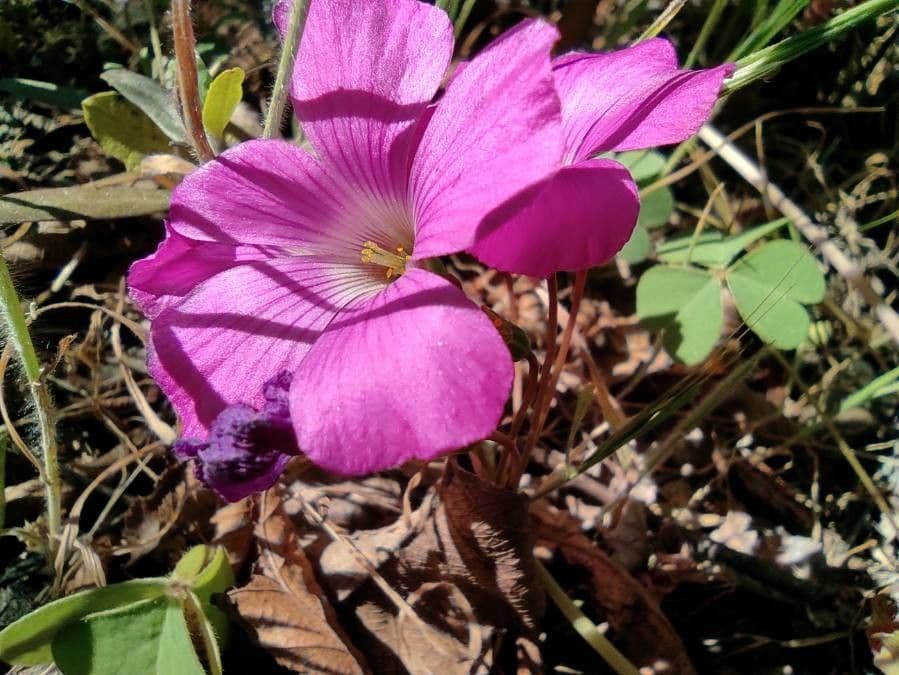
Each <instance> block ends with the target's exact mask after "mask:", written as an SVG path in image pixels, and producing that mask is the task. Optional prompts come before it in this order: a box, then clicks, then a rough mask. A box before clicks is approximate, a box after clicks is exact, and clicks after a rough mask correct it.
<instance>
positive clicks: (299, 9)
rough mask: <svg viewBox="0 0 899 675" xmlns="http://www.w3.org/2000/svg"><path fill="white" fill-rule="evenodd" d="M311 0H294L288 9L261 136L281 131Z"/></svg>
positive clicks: (275, 136) (276, 133)
mask: <svg viewBox="0 0 899 675" xmlns="http://www.w3.org/2000/svg"><path fill="white" fill-rule="evenodd" d="M311 2H312V0H295V1H294V3H293V8H292V9H291V10H290V23H289V24H288V28H287V32H286V33H285V34H284V47H283V48H282V50H281V60H280V61H278V73H277V75H275V88H274V90H273V91H272V100H271V102H270V103H269V106H268V114H267V115H266V116H265V129H264V131H263V132H262V137H263V138H277V137H278V136H279V135H280V133H281V121H282V120H283V119H284V108H285V106H286V104H287V95H288V93H289V92H290V80H291V77H292V76H293V66H294V63H295V62H296V60H297V51H298V50H299V48H300V39H301V38H302V37H303V28H305V26H306V17H307V16H308V15H309V4H310V3H311Z"/></svg>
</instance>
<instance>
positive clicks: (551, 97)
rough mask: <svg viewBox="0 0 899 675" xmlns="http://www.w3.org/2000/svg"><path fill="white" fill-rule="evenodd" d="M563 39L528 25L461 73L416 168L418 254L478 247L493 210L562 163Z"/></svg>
mask: <svg viewBox="0 0 899 675" xmlns="http://www.w3.org/2000/svg"><path fill="white" fill-rule="evenodd" d="M558 37H559V34H558V32H557V31H556V29H555V28H553V27H552V26H551V25H549V24H548V23H545V22H543V21H537V20H535V21H525V22H522V23H521V24H519V25H518V26H516V27H515V28H514V29H512V30H511V31H509V32H508V33H507V34H506V35H504V36H503V37H501V38H500V39H499V40H497V41H496V42H494V43H493V44H492V45H491V46H490V47H488V48H487V49H486V50H484V52H482V53H481V54H480V55H479V56H478V57H477V58H475V59H474V60H473V61H472V62H471V63H469V64H468V65H466V67H465V68H464V69H463V70H462V72H461V73H458V74H457V75H455V77H454V78H453V81H452V83H451V84H450V86H449V88H448V89H447V92H446V94H445V95H444V96H443V98H442V99H441V100H440V101H439V103H438V104H437V109H436V110H435V111H434V115H433V117H432V118H431V121H430V123H429V124H428V127H427V129H426V130H425V132H424V135H423V137H422V139H421V144H420V146H419V148H418V151H417V153H416V156H415V160H414V162H413V165H412V176H411V179H410V186H411V193H412V199H413V203H414V210H415V222H416V229H417V232H416V240H415V248H414V249H413V256H414V257H415V258H416V259H422V258H427V257H432V256H438V255H443V254H446V253H454V252H456V251H460V250H463V249H465V248H468V247H469V246H470V245H471V244H472V242H473V241H474V238H475V231H476V226H477V224H478V223H479V222H480V221H481V220H482V219H483V218H484V217H485V216H486V215H487V214H488V213H489V212H490V211H491V210H493V209H494V208H496V207H497V206H499V205H500V204H502V203H503V202H505V201H506V200H508V199H510V198H511V197H513V196H514V195H516V194H517V193H519V192H521V191H522V190H524V189H526V188H527V187H529V186H530V185H532V184H534V183H536V182H538V181H539V180H540V179H542V178H545V177H546V176H547V175H549V174H550V173H551V172H552V171H554V170H555V169H556V168H557V167H558V166H559V164H560V163H561V158H562V146H561V140H562V139H561V127H560V124H561V118H560V106H559V101H558V98H557V96H556V93H555V89H554V84H553V78H552V73H551V67H550V60H549V53H550V49H551V48H552V46H553V44H554V43H555V42H556V40H557V39H558Z"/></svg>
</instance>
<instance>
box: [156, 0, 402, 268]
mask: <svg viewBox="0 0 899 675" xmlns="http://www.w3.org/2000/svg"><path fill="white" fill-rule="evenodd" d="M316 4H318V3H316ZM404 218H405V215H404V212H403V210H402V209H401V208H400V207H398V205H396V204H392V203H388V202H385V201H384V200H382V199H376V198H372V197H371V196H370V195H368V194H366V193H365V192H362V191H360V190H358V189H356V188H354V187H353V186H352V185H351V184H349V183H348V182H347V181H345V180H344V179H343V178H342V177H340V176H338V175H337V174H335V173H334V172H333V171H329V170H328V169H327V168H326V167H325V166H323V165H322V163H321V162H319V161H318V160H316V159H315V158H314V157H312V156H311V155H309V153H307V152H305V151H303V150H301V149H300V148H297V147H296V146H295V145H293V144H291V143H288V142H286V141H248V142H246V143H241V144H240V145H237V146H235V147H233V148H231V149H229V150H227V151H225V152H223V153H222V154H221V155H219V156H218V157H217V158H216V159H215V160H213V161H211V162H207V163H206V164H204V165H203V166H202V167H200V168H199V169H197V170H196V171H194V172H193V173H191V174H188V175H187V176H186V177H185V179H184V181H182V183H181V184H180V185H179V186H178V188H177V189H176V190H175V192H174V193H173V194H172V205H171V209H170V213H169V226H170V227H171V229H172V230H174V231H175V232H177V233H178V234H180V235H182V236H184V237H188V238H190V239H194V240H199V241H208V242H217V243H220V244H229V245H232V246H234V245H237V244H248V245H257V246H267V247H269V249H270V250H271V251H272V255H276V252H275V249H278V248H280V249H281V252H280V254H279V255H282V256H283V255H284V254H285V253H286V254H289V255H295V254H297V253H303V254H307V255H308V254H315V255H321V256H324V257H325V258H327V259H329V260H339V261H342V262H347V263H350V262H352V263H358V262H359V259H360V253H361V251H362V244H363V242H365V241H366V240H369V239H371V240H374V241H377V242H379V243H381V244H384V245H387V246H393V245H396V244H398V243H405V242H402V241H398V240H397V237H398V234H397V233H401V234H402V233H404V232H405V233H406V238H407V239H408V240H409V241H411V237H412V232H411V225H409V224H408V223H405V222H404Z"/></svg>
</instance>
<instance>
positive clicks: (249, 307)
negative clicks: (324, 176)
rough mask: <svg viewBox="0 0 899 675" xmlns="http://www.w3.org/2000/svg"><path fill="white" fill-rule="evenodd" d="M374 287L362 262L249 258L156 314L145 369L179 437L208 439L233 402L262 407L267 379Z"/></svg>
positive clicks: (297, 357)
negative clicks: (168, 405) (178, 425)
mask: <svg viewBox="0 0 899 675" xmlns="http://www.w3.org/2000/svg"><path fill="white" fill-rule="evenodd" d="M378 287H379V286H378V285H376V284H373V283H372V281H371V278H370V277H369V276H368V275H367V273H366V272H365V271H363V270H360V269H359V266H346V267H341V266H339V265H333V264H331V265H329V264H323V263H320V262H315V261H310V260H309V259H306V258H287V259H281V260H271V261H265V262H253V263H248V264H244V265H240V266H237V267H233V268H231V269H229V270H227V271H225V272H222V273H220V274H217V275H216V276H214V277H211V278H210V279H208V280H206V281H205V282H204V283H203V284H201V285H200V286H199V287H198V288H197V289H196V290H194V292H193V293H191V294H190V295H188V296H187V297H186V298H185V299H184V300H183V301H181V302H180V303H179V304H177V305H175V306H174V307H170V308H168V309H166V310H165V311H163V312H162V313H160V314H159V315H158V316H157V317H156V318H155V319H154V321H153V322H152V324H151V334H150V349H149V371H150V374H151V375H152V376H153V378H154V379H155V380H156V382H157V383H158V384H159V386H160V387H161V388H162V390H163V392H165V394H166V395H167V396H168V397H169V400H171V402H172V405H173V406H174V408H175V411H176V412H177V413H178V416H179V418H180V419H181V422H182V425H183V435H185V436H188V437H191V436H196V437H201V438H202V437H205V435H206V431H207V430H208V428H209V425H210V424H211V423H212V421H213V420H214V419H215V417H216V415H218V414H219V413H220V412H221V411H222V410H223V409H224V408H225V407H226V406H228V405H230V404H233V403H243V404H246V405H250V406H252V407H254V408H261V407H263V405H264V404H265V402H266V399H265V395H264V393H263V385H264V383H265V382H266V381H267V380H270V379H271V378H273V377H274V376H275V375H277V374H278V373H279V372H280V371H282V370H288V371H292V370H293V369H294V368H296V366H297V364H299V362H300V360H302V358H303V356H304V355H305V354H306V352H307V351H308V350H309V347H310V345H311V344H312V343H313V342H314V341H315V340H316V339H317V338H318V337H319V335H321V333H322V331H323V330H324V328H325V327H326V326H327V325H328V323H329V322H330V321H331V319H332V318H333V317H334V315H335V313H336V312H337V311H338V310H339V309H340V308H341V307H342V306H344V305H345V304H347V303H348V302H351V301H352V300H354V299H356V298H358V297H359V296H365V295H367V294H370V293H372V292H374V291H375V290H377V288H378Z"/></svg>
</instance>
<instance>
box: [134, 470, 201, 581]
mask: <svg viewBox="0 0 899 675" xmlns="http://www.w3.org/2000/svg"><path fill="white" fill-rule="evenodd" d="M217 503H218V500H217V499H216V498H215V496H214V495H213V494H212V493H211V492H210V491H209V490H206V489H204V488H203V487H202V486H201V485H200V483H199V481H198V480H197V478H196V476H195V475H194V472H193V470H192V469H191V468H190V467H189V466H188V465H187V464H185V463H179V464H177V465H175V466H173V467H171V468H170V469H168V470H167V471H165V473H163V474H162V476H161V477H160V479H159V482H158V483H157V484H156V487H155V489H154V490H153V493H152V494H151V495H150V496H149V497H140V498H138V499H136V500H134V502H133V503H132V504H131V507H130V508H129V509H128V513H127V514H126V516H125V528H124V530H123V531H122V537H123V539H124V546H120V547H119V549H118V551H117V552H118V553H128V554H129V555H130V557H129V560H128V564H129V565H131V564H132V563H134V562H135V561H136V560H138V559H139V558H141V557H143V556H145V555H147V554H148V553H150V552H153V551H157V552H158V551H161V552H164V553H165V554H167V555H169V557H170V558H171V562H172V564H174V562H175V561H176V560H178V558H179V557H180V556H181V555H182V554H183V553H184V551H185V550H186V549H187V548H188V547H189V546H190V544H191V543H195V542H198V541H204V540H206V539H207V536H206V534H205V532H202V531H201V530H202V529H203V528H204V527H205V524H206V523H208V522H209V519H210V518H211V517H212V514H213V513H214V512H215V508H216V506H217ZM163 542H164V544H163Z"/></svg>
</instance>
